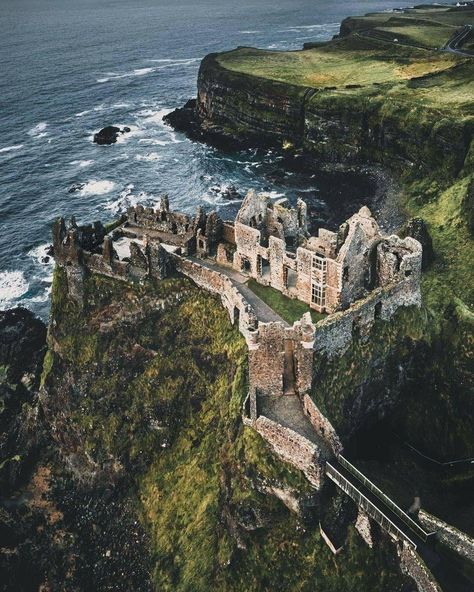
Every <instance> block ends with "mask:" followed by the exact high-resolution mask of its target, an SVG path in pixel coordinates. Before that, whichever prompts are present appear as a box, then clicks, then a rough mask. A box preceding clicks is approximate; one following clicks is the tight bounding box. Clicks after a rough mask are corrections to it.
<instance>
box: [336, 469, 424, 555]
mask: <svg viewBox="0 0 474 592" xmlns="http://www.w3.org/2000/svg"><path fill="white" fill-rule="evenodd" d="M326 474H327V475H328V477H330V478H331V479H332V480H333V481H334V482H335V483H336V485H337V486H338V487H339V488H340V489H342V491H344V492H345V493H347V495H348V496H349V497H351V498H352V499H353V500H354V501H355V502H356V504H357V505H358V506H359V507H361V508H362V509H363V510H365V511H366V512H367V514H368V515H369V516H371V517H372V518H373V519H374V520H376V521H377V522H378V523H379V524H380V526H381V527H382V528H383V529H384V530H386V531H387V532H389V533H391V534H393V535H394V536H395V537H396V538H397V539H403V540H404V541H406V542H407V543H408V544H409V545H410V546H411V547H413V549H415V550H416V543H415V542H414V541H413V540H412V539H411V538H410V537H409V536H407V535H406V534H405V533H404V532H403V531H402V530H401V529H400V528H398V526H397V525H396V524H394V523H393V522H392V521H391V520H390V518H388V517H387V516H385V514H384V513H383V512H382V511H381V510H380V509H379V508H377V506H376V505H375V504H374V503H373V502H371V501H370V500H369V499H368V498H367V497H366V496H365V495H364V494H363V493H361V492H360V491H359V490H358V489H357V488H356V487H355V486H354V485H352V483H351V482H350V481H348V480H347V479H346V477H344V475H342V474H341V473H340V472H339V471H338V470H337V469H336V468H335V467H333V466H332V465H331V463H330V462H329V461H328V462H326Z"/></svg>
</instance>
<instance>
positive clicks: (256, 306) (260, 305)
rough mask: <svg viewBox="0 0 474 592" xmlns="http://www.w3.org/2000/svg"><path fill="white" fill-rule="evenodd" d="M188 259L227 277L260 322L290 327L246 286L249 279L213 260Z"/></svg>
mask: <svg viewBox="0 0 474 592" xmlns="http://www.w3.org/2000/svg"><path fill="white" fill-rule="evenodd" d="M187 259H190V260H191V261H193V262H194V263H198V264H199V265H202V267H207V268H208V269H213V270H214V271H218V272H219V273H222V274H223V275H226V276H227V277H228V278H229V279H230V280H231V281H232V283H233V284H234V285H235V286H236V287H237V288H238V290H239V292H240V293H241V294H242V296H243V297H244V298H245V300H246V301H247V302H248V303H249V304H250V306H251V307H252V308H253V310H254V312H255V314H256V315H257V319H258V320H259V322H261V323H283V325H285V327H289V325H288V323H287V322H286V321H284V320H283V319H282V318H281V317H280V316H279V315H278V314H277V313H276V312H275V311H274V310H273V309H272V308H270V307H269V306H268V304H265V302H264V301H263V300H262V299H261V298H259V297H258V296H257V295H256V294H255V293H254V292H252V290H251V289H250V288H249V287H248V286H247V285H246V283H247V282H248V280H249V278H248V277H246V276H244V275H242V274H241V273H238V272H237V271H234V270H233V269H230V268H228V267H225V266H224V265H219V264H218V263H216V262H215V261H213V260H211V259H198V258H197V257H191V256H189V257H187Z"/></svg>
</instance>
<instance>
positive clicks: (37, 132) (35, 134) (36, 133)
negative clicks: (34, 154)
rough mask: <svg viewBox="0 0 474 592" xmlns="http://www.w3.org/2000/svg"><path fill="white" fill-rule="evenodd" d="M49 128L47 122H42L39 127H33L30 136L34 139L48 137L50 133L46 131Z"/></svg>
mask: <svg viewBox="0 0 474 592" xmlns="http://www.w3.org/2000/svg"><path fill="white" fill-rule="evenodd" d="M47 127H48V124H47V123H46V121H42V122H40V123H38V125H35V127H32V128H31V129H30V130H29V132H28V135H29V136H31V137H32V138H43V137H44V136H47V135H48V132H47V131H46V128H47Z"/></svg>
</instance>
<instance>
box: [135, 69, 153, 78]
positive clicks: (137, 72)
mask: <svg viewBox="0 0 474 592" xmlns="http://www.w3.org/2000/svg"><path fill="white" fill-rule="evenodd" d="M154 69H155V68H137V69H136V70H134V71H133V74H132V76H145V74H150V73H151V72H153V71H154Z"/></svg>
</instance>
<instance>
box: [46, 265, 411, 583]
mask: <svg viewBox="0 0 474 592" xmlns="http://www.w3.org/2000/svg"><path fill="white" fill-rule="evenodd" d="M86 294H87V305H86V309H85V311H83V310H81V309H79V308H78V307H77V306H76V305H75V304H74V303H73V302H71V301H70V300H69V299H68V298H67V297H66V296H65V276H64V273H63V272H62V271H61V270H56V273H55V279H54V285H53V295H52V310H53V323H52V325H51V329H50V331H51V333H50V346H51V347H50V351H49V354H48V357H47V361H46V364H45V369H44V374H43V383H44V387H45V389H46V394H45V396H44V402H45V404H46V407H47V408H49V414H51V406H52V407H53V409H54V407H55V406H56V409H55V410H54V413H53V416H52V419H53V425H55V427H56V428H58V429H60V431H61V437H62V438H63V449H64V450H63V451H64V453H65V454H66V455H67V454H68V451H69V450H68V446H69V445H70V443H71V442H73V441H74V439H75V435H74V434H75V432H76V431H77V430H78V431H79V434H80V449H83V448H84V449H85V450H87V452H88V455H89V459H92V460H93V461H94V462H96V463H98V465H99V466H100V467H101V469H102V470H103V471H106V474H107V475H109V477H110V468H109V467H110V465H111V464H112V465H113V467H114V468H115V469H116V470H117V471H118V473H119V474H122V475H126V476H127V480H128V483H129V485H130V488H131V492H132V495H133V492H134V491H136V506H137V511H138V512H139V514H140V515H141V517H142V522H143V524H144V525H145V527H146V528H147V530H148V531H149V533H150V540H151V554H152V563H153V565H154V569H153V579H154V584H155V588H156V590H170V591H173V592H179V591H191V590H192V591H193V592H194V591H207V590H210V589H218V590H222V591H226V590H228V591H234V590H246V591H253V590H254V591H255V592H257V591H258V592H260V591H262V590H285V591H286V590H295V591H296V590H298V591H300V590H301V591H303V590H304V591H306V590H308V591H310V590H311V591H312V592H314V591H315V590H316V591H318V590H320V591H321V592H323V591H324V592H331V591H334V592H336V591H338V592H340V591H352V590H360V589H370V590H373V591H387V592H388V591H391V590H394V589H398V588H399V586H400V584H401V582H402V578H401V576H400V575H399V574H398V573H397V567H396V563H392V560H391V559H388V557H389V556H390V554H387V553H388V551H387V547H386V546H385V544H384V543H382V544H381V545H380V546H379V547H378V549H377V550H376V552H375V553H374V552H372V551H370V550H369V549H368V548H367V547H366V546H365V545H364V544H363V543H362V541H361V540H360V538H359V537H358V535H357V534H356V533H355V532H353V531H351V534H350V537H349V543H348V545H347V548H346V550H345V552H344V553H343V554H342V555H341V556H340V557H339V559H337V560H336V559H334V558H333V556H332V555H331V553H330V551H329V550H328V549H327V547H326V545H325V543H324V542H323V541H322V540H321V537H320V535H319V531H318V528H317V524H312V525H311V524H310V523H308V522H306V524H305V527H304V528H303V527H302V525H301V523H300V520H299V519H298V518H297V517H296V516H295V515H294V514H292V513H291V512H289V511H288V510H287V509H286V507H285V506H284V505H283V504H282V503H281V502H280V501H278V500H277V499H276V498H274V497H273V496H271V495H268V494H263V493H260V492H259V488H261V487H262V485H266V486H268V485H273V486H278V487H280V488H285V489H287V490H288V491H289V492H294V493H295V494H297V496H303V497H304V496H305V495H307V494H309V493H310V488H309V485H308V483H307V481H306V480H305V479H304V477H303V476H302V474H301V473H299V472H298V471H296V470H294V469H292V468H291V467H289V466H287V465H285V464H283V463H281V462H279V461H278V460H277V459H276V458H275V456H274V455H273V454H272V453H271V452H270V451H269V449H268V448H267V446H266V445H265V444H264V442H263V440H262V439H261V438H260V436H258V435H257V434H256V433H255V432H253V430H251V429H249V428H244V427H243V425H242V422H241V419H240V413H241V405H242V400H243V397H244V396H245V394H246V384H245V376H246V347H245V344H244V342H243V340H242V338H241V336H240V334H239V333H238V331H237V330H236V329H235V328H233V327H232V326H231V325H230V322H229V319H228V316H227V313H226V312H225V311H224V310H223V309H222V307H221V305H220V303H219V301H218V300H217V299H215V298H213V297H211V296H210V295H208V294H206V293H205V292H203V291H202V290H199V289H197V288H195V287H193V286H192V284H191V283H190V282H188V281H187V280H180V279H170V280H166V281H165V282H163V283H160V284H150V285H144V286H127V285H126V284H124V283H121V282H115V281H113V280H110V279H106V278H103V277H100V276H96V275H93V276H91V277H90V278H89V279H88V280H87V282H86ZM156 297H158V298H160V297H165V298H169V299H168V300H167V304H165V308H164V309H162V308H161V306H157V303H156V299H155V298H156ZM210 318H212V324H211V325H210V324H209V319H210ZM100 327H101V330H99V328H100ZM53 350H54V351H53ZM50 418H51V415H50ZM64 419H65V420H66V421H65V423H61V421H62V420H64ZM70 436H72V437H71V438H70ZM77 462H78V461H77V457H76V467H77ZM390 553H391V552H390ZM124 582H125V580H124ZM118 589H121V588H118Z"/></svg>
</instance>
